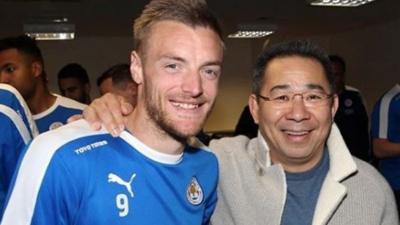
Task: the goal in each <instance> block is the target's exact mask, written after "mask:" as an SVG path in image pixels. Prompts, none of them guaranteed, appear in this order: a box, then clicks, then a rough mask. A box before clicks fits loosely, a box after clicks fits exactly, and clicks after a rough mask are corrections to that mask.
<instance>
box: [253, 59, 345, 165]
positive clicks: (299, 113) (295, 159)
mask: <svg viewBox="0 0 400 225" xmlns="http://www.w3.org/2000/svg"><path fill="white" fill-rule="evenodd" d="M329 87H330V86H329V83H328V80H327V78H326V76H325V73H324V70H323V67H322V65H321V64H320V63H319V62H318V61H316V60H314V59H311V58H305V57H300V56H285V57H279V58H275V59H273V60H272V61H270V62H269V64H268V65H267V68H266V70H265V73H264V80H263V85H262V88H261V91H260V93H259V94H261V95H263V96H270V95H271V92H274V91H283V92H294V93H303V92H305V91H311V90H318V91H322V92H325V93H327V94H330V93H331V91H330V88H329ZM326 101H327V102H326V104H323V105H319V106H315V107H306V106H305V105H304V103H303V100H302V97H301V96H300V95H295V97H294V98H293V100H292V105H291V106H290V107H284V108H280V107H276V105H275V106H274V103H273V102H271V101H264V100H262V99H257V97H256V96H255V95H252V96H251V97H250V99H249V105H250V109H251V112H252V115H253V117H254V119H255V120H256V122H257V123H258V124H259V127H260V131H261V133H262V135H263V136H264V138H265V140H266V142H267V143H268V146H269V148H270V154H271V158H272V161H273V163H280V164H282V165H283V167H284V168H285V170H286V171H290V172H301V171H306V170H309V169H311V168H312V167H313V166H314V165H316V164H317V163H318V162H319V160H320V158H321V156H322V152H323V149H324V145H325V142H326V139H327V137H328V134H329V131H330V128H331V125H332V121H333V117H334V115H335V112H336V109H337V105H338V103H337V102H338V100H337V96H336V95H334V97H333V98H329V99H327V100H326Z"/></svg>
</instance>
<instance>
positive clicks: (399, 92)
mask: <svg viewBox="0 0 400 225" xmlns="http://www.w3.org/2000/svg"><path fill="white" fill-rule="evenodd" d="M371 136H372V145H373V152H374V155H375V157H377V158H378V159H379V170H380V171H381V173H382V174H383V176H384V177H385V178H386V179H387V180H388V182H389V184H390V186H391V187H392V189H393V191H394V193H395V196H396V201H397V207H398V208H399V209H400V84H396V85H395V86H394V87H393V88H391V89H390V90H389V91H387V92H386V93H385V94H384V95H383V96H382V97H380V98H379V100H378V101H377V102H376V103H375V106H374V109H373V111H372V116H371Z"/></svg>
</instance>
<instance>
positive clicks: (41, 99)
mask: <svg viewBox="0 0 400 225" xmlns="http://www.w3.org/2000/svg"><path fill="white" fill-rule="evenodd" d="M56 99H57V97H56V96H54V95H52V94H51V93H50V92H49V90H48V89H47V88H37V89H36V91H35V93H34V94H33V96H31V97H30V98H29V99H26V101H27V103H28V106H29V109H30V110H31V113H32V114H33V115H35V114H39V113H41V112H44V111H46V110H47V109H48V108H50V107H51V106H52V105H53V104H54V102H55V101H56Z"/></svg>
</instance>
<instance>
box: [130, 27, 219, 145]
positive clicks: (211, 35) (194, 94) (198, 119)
mask: <svg viewBox="0 0 400 225" xmlns="http://www.w3.org/2000/svg"><path fill="white" fill-rule="evenodd" d="M171 31H173V32H171ZM150 32H151V33H150V34H149V36H148V37H149V38H148V40H146V44H145V46H146V47H145V49H144V51H143V52H145V54H137V53H136V52H133V54H132V65H131V70H132V74H133V77H134V80H135V81H136V83H138V84H139V88H138V94H139V96H138V110H139V111H140V110H145V112H144V114H145V117H147V118H148V119H147V120H146V123H148V125H149V127H156V130H158V132H161V133H164V134H167V135H169V136H171V137H173V138H174V139H177V140H180V141H181V140H184V139H186V138H187V137H189V136H194V135H196V134H197V133H198V132H199V131H200V130H201V128H202V126H203V124H204V122H205V120H206V118H207V116H208V114H209V112H210V110H211V108H212V106H213V104H214V101H215V97H216V95H217V89H218V81H219V77H220V74H221V63H222V57H223V48H222V44H221V40H220V38H219V37H218V35H217V34H216V33H215V32H213V31H212V30H211V29H208V28H205V27H199V26H196V27H194V28H193V27H190V26H187V25H185V24H183V23H179V22H174V21H160V22H156V23H155V24H153V25H152V28H151V30H150Z"/></svg>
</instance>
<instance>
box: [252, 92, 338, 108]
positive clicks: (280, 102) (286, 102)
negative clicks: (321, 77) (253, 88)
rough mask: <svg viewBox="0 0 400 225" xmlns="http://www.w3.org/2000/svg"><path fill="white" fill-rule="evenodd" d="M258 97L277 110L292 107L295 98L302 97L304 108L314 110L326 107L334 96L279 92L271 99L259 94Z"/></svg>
mask: <svg viewBox="0 0 400 225" xmlns="http://www.w3.org/2000/svg"><path fill="white" fill-rule="evenodd" d="M257 96H258V97H259V98H261V99H262V100H264V101H267V102H271V104H272V105H273V106H274V107H276V108H287V107H291V106H292V104H293V100H294V97H295V96H300V97H301V99H302V100H303V103H304V106H306V107H308V108H313V107H318V106H323V105H326V104H327V103H328V102H329V101H328V100H329V99H330V98H331V97H332V96H333V94H326V93H324V92H321V91H306V92H301V93H295V92H281V91H279V92H273V93H271V95H270V96H269V97H268V96H263V95H260V94H257Z"/></svg>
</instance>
